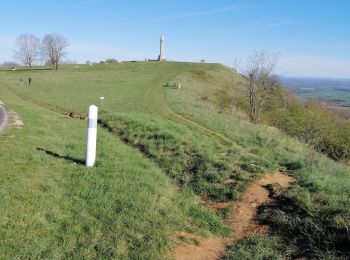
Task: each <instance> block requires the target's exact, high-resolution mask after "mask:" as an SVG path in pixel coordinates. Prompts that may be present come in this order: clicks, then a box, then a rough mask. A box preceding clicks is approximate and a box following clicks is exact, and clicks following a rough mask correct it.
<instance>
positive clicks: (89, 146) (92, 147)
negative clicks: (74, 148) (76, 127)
mask: <svg viewBox="0 0 350 260" xmlns="http://www.w3.org/2000/svg"><path fill="white" fill-rule="evenodd" d="M97 114H98V108H97V106H95V105H91V106H89V115H88V129H87V139H86V162H85V165H86V167H94V164H95V161H96V136H97Z"/></svg>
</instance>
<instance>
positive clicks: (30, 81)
mask: <svg viewBox="0 0 350 260" xmlns="http://www.w3.org/2000/svg"><path fill="white" fill-rule="evenodd" d="M30 83H32V77H29V78H28V84H29V85H30Z"/></svg>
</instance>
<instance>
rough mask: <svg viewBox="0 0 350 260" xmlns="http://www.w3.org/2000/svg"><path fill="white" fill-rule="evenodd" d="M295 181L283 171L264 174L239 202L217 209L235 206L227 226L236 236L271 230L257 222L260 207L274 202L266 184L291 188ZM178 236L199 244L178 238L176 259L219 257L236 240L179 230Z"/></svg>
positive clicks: (194, 259) (215, 206)
mask: <svg viewBox="0 0 350 260" xmlns="http://www.w3.org/2000/svg"><path fill="white" fill-rule="evenodd" d="M293 182H294V179H293V178H292V177H289V176H287V175H284V174H282V173H276V174H273V175H265V176H264V177H263V178H261V179H259V180H257V181H256V182H254V183H253V184H251V185H250V186H249V187H248V188H247V190H246V191H245V192H244V193H243V194H242V199H241V200H240V201H239V202H236V203H231V204H230V203H218V204H215V205H213V207H214V208H222V207H227V206H229V205H233V206H234V207H235V210H234V212H233V213H232V214H231V216H229V217H228V219H227V225H229V226H230V227H232V229H233V230H234V237H235V239H239V238H243V237H247V236H251V235H253V234H264V233H266V232H267V231H268V227H267V226H263V225H259V224H258V223H257V222H256V214H257V207H258V206H260V205H262V204H268V203H270V202H271V198H269V192H268V190H267V189H266V188H265V186H266V185H268V184H272V183H278V184H279V185H281V186H282V187H283V188H288V187H289V186H290V185H291V183H293ZM176 237H177V238H180V237H185V238H186V239H187V240H192V241H198V242H199V245H198V246H197V245H194V244H189V243H185V242H182V241H181V240H180V239H178V245H177V247H176V249H175V259H177V260H186V259H188V260H190V259H191V260H197V259H198V260H199V259H201V260H209V259H210V260H211V259H219V258H220V257H222V256H223V255H224V253H225V249H226V246H227V245H230V244H232V243H233V242H234V241H232V239H228V238H222V237H208V238H203V237H200V236H197V235H193V234H188V233H179V234H177V236H176Z"/></svg>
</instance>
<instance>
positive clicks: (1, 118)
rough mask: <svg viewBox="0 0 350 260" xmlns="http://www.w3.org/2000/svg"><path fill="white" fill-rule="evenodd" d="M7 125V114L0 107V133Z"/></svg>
mask: <svg viewBox="0 0 350 260" xmlns="http://www.w3.org/2000/svg"><path fill="white" fill-rule="evenodd" d="M6 125H7V114H6V111H5V109H4V108H3V107H2V106H0V133H1V132H2V131H4V130H5V127H6Z"/></svg>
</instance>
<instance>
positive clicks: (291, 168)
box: [0, 62, 350, 259]
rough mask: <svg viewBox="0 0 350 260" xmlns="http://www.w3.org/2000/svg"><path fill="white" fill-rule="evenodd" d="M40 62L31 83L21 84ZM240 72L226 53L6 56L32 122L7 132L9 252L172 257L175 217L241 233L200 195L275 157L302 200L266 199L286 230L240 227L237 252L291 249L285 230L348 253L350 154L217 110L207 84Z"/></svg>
mask: <svg viewBox="0 0 350 260" xmlns="http://www.w3.org/2000/svg"><path fill="white" fill-rule="evenodd" d="M29 76H30V77H32V84H31V85H30V86H28V85H27V84H26V81H24V82H25V83H24V84H21V82H20V78H24V79H26V78H27V77H29ZM232 77H234V78H240V76H239V75H237V74H234V73H233V72H232V71H231V70H229V69H228V68H225V67H224V66H221V65H217V64H195V63H177V62H160V63H159V62H137V63H133V62H130V63H128V62H127V63H119V64H113V65H112V64H108V65H106V64H98V65H94V66H88V65H75V66H62V67H61V69H60V70H59V71H51V70H45V69H37V70H33V71H28V70H18V71H6V70H0V100H2V101H3V102H4V103H5V104H6V107H7V108H11V109H14V110H15V111H16V112H17V113H18V114H19V115H20V117H21V119H22V120H23V122H24V127H23V128H21V129H10V130H9V131H8V132H6V133H5V134H4V135H1V136H0V194H1V196H0V206H1V209H2V211H1V212H2V214H0V242H1V243H0V258H118V259H164V258H171V257H172V252H173V249H174V241H173V236H174V234H175V233H176V232H178V231H187V232H193V233H198V234H201V235H203V236H209V235H213V234H215V235H222V236H231V235H233V234H232V233H231V232H229V230H228V228H227V227H226V226H225V225H224V223H223V220H222V218H221V215H222V214H220V213H219V212H214V211H212V210H210V209H208V208H206V207H205V206H203V205H202V204H201V203H200V200H199V197H204V198H208V199H210V200H214V201H234V200H238V199H239V195H240V193H241V192H242V191H244V189H245V187H246V186H247V185H248V184H249V183H250V182H251V181H253V180H255V179H257V178H259V176H260V175H261V174H263V173H266V172H271V173H272V172H275V171H277V170H281V171H285V172H286V173H287V174H291V175H293V176H295V177H296V178H297V180H298V182H297V184H295V185H294V186H293V187H292V189H291V190H290V191H288V192H287V193H286V194H284V197H280V198H278V199H280V200H283V199H285V200H287V199H288V200H290V203H289V204H288V205H291V207H292V206H293V207H294V208H293V211H288V209H284V208H282V209H279V208H277V209H275V208H266V209H263V210H262V212H261V216H260V218H261V221H264V222H268V223H269V224H270V225H271V226H274V230H275V232H274V233H273V234H271V235H272V236H273V237H277V238H278V239H277V238H276V239H274V240H273V241H275V240H276V241H277V240H278V241H279V242H278V243H276V244H273V246H272V245H266V239H265V238H262V239H261V241H262V242H257V243H255V242H254V241H251V240H247V241H245V240H243V241H240V242H239V243H238V244H237V247H233V248H231V249H230V253H229V255H228V256H235V257H237V256H239V255H240V252H241V251H242V248H245V246H246V247H248V246H249V247H253V248H252V250H251V252H250V253H251V254H253V253H254V252H255V251H256V252H259V254H260V255H259V257H260V256H261V254H263V253H261V252H265V251H268V250H264V249H261V250H260V249H259V250H254V246H255V247H256V248H257V247H264V248H269V247H273V248H274V250H276V253H274V255H275V254H281V255H283V252H286V247H287V245H288V244H289V246H290V247H289V248H288V250H287V252H288V255H297V254H300V255H308V256H311V257H343V256H346V255H348V254H349V249H348V247H347V243H349V241H350V239H349V232H348V230H349V229H350V220H349V213H350V199H349V196H348V194H350V178H349V177H350V176H349V175H350V174H349V168H348V166H346V165H343V164H340V163H335V162H333V161H331V160H330V159H327V158H325V157H324V156H322V155H320V154H318V153H315V152H314V151H312V150H311V149H309V148H308V147H306V146H304V145H302V144H301V143H299V142H298V141H296V140H294V139H292V138H290V137H288V136H286V135H284V134H282V133H280V132H279V131H278V130H276V129H272V128H270V127H267V126H263V125H260V126H257V125H252V124H250V123H249V122H248V120H247V117H246V115H245V114H244V113H243V112H241V111H226V112H221V113H219V112H218V108H217V107H216V106H215V104H214V103H213V102H210V100H209V101H208V100H207V99H208V98H207V97H211V96H213V95H215V93H216V92H217V91H218V90H222V89H229V88H230V84H231V82H232ZM179 83H180V84H181V85H182V87H181V89H177V88H174V87H173V85H174V84H175V85H176V84H179ZM100 96H104V97H105V100H104V103H103V104H101V103H100V100H99V97H100ZM209 99H210V98H209ZM92 103H94V104H96V105H97V106H99V108H100V125H99V129H98V147H97V149H98V151H97V165H96V167H95V168H93V169H86V168H85V167H84V165H83V164H84V152H85V134H86V121H84V120H80V119H79V118H84V117H85V116H86V111H87V107H88V105H90V104H92ZM227 179H234V180H235V181H234V182H233V183H232V184H230V185H225V184H224V181H225V180H227ZM332 234H334V235H332ZM288 238H289V239H290V241H288V243H286V241H287V240H288ZM320 238H321V240H322V241H320ZM259 241H260V240H259ZM292 249H293V250H292ZM242 257H246V255H242ZM251 257H253V255H251ZM255 257H257V256H255Z"/></svg>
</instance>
